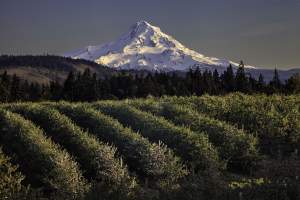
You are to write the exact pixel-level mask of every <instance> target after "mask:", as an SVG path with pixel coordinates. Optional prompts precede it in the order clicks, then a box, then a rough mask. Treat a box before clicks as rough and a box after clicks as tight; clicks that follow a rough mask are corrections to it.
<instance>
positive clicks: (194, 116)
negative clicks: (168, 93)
mask: <svg viewBox="0 0 300 200" xmlns="http://www.w3.org/2000/svg"><path fill="white" fill-rule="evenodd" d="M132 105H134V106H135V107H137V108H140V109H142V110H143V111H148V112H151V113H153V114H155V115H159V116H163V117H164V118H166V119H168V120H170V121H172V122H173V123H175V124H176V125H184V126H187V127H189V128H190V129H191V130H192V131H194V132H195V133H198V134H206V135H208V138H209V141H210V142H212V143H213V144H214V145H215V147H216V148H217V149H218V152H219V155H220V158H221V159H222V160H225V161H228V163H227V164H228V169H229V170H231V171H233V172H238V171H241V170H242V171H246V172H249V171H250V170H251V167H253V166H254V165H255V162H256V161H257V160H258V152H257V149H256V145H257V141H256V139H255V138H254V137H253V136H252V135H249V134H246V133H245V132H244V131H243V130H241V129H238V128H236V127H234V126H231V125H229V124H227V123H225V122H223V121H220V120H216V119H213V118H210V117H207V116H205V115H203V114H200V113H198V112H195V111H193V110H192V109H188V108H185V107H183V106H179V105H176V104H167V103H156V102H154V101H149V100H148V101H147V100H145V101H134V102H132Z"/></svg>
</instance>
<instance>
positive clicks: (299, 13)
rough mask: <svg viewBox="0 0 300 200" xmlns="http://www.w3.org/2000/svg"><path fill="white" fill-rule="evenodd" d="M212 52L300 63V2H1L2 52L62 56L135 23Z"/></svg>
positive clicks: (263, 62) (260, 61)
mask: <svg viewBox="0 0 300 200" xmlns="http://www.w3.org/2000/svg"><path fill="white" fill-rule="evenodd" d="M139 20H146V21H148V22H150V23H151V24H153V25H156V26H159V27H160V28H161V29H162V31H163V32H165V33H167V34H170V35H172V36H173V37H174V38H176V39H177V40H179V41H180V42H181V43H183V44H184V45H186V46H187V47H189V48H191V49H194V50H196V51H198V52H199V53H202V54H204V55H207V56H214V57H218V58H226V59H231V60H233V61H239V60H241V59H242V60H244V61H245V63H246V64H249V65H255V66H264V67H272V68H274V67H275V66H277V67H278V68H291V67H300V0H0V27H1V28H0V54H43V53H49V54H61V53H63V52H66V51H69V50H74V49H78V48H81V47H84V46H87V45H93V44H94V45H97V44H102V43H105V42H110V41H113V40H115V39H117V38H118V37H119V36H120V35H122V34H123V33H125V32H127V31H128V29H129V27H130V26H131V25H132V24H134V23H135V22H136V21H139Z"/></svg>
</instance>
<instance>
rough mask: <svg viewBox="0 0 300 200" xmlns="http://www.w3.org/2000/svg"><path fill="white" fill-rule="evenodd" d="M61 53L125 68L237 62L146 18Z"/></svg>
mask: <svg viewBox="0 0 300 200" xmlns="http://www.w3.org/2000/svg"><path fill="white" fill-rule="evenodd" d="M63 56H65V57H72V58H75V59H86V60H91V61H94V62H96V63H98V64H102V65H105V66H108V67H111V68H115V69H128V70H129V69H134V70H149V71H186V70H189V69H190V68H196V67H199V68H201V69H204V68H207V69H218V70H219V71H223V70H224V69H225V68H226V67H228V65H229V64H232V65H233V66H238V64H237V63H235V62H232V61H228V60H224V59H218V58H214V57H206V56H204V55H202V54H200V53H198V52H196V51H193V50H191V49H189V48H187V47H185V46H184V45H182V44H181V43H180V42H178V41H177V40H175V39H174V38H173V37H171V36H169V35H167V34H165V33H163V32H162V31H161V29H160V28H159V27H156V26H153V25H151V24H149V23H148V22H146V21H139V22H137V23H136V24H134V25H133V26H132V27H131V28H130V29H129V31H128V33H126V34H124V35H123V36H121V37H120V38H119V39H117V40H116V41H114V42H110V43H107V44H104V45H98V46H87V47H85V48H83V49H79V50H76V51H72V52H68V53H65V54H64V55H63ZM245 67H246V68H248V69H254V68H255V67H252V66H245Z"/></svg>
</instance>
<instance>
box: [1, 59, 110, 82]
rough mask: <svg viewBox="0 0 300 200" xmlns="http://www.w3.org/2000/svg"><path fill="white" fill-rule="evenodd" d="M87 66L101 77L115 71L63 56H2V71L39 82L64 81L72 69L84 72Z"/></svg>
mask: <svg viewBox="0 0 300 200" xmlns="http://www.w3.org/2000/svg"><path fill="white" fill-rule="evenodd" d="M87 68H89V69H90V70H91V72H92V73H96V74H97V75H98V76H100V77H105V76H111V75H112V74H113V73H114V72H115V71H114V70H113V69H110V68H108V67H105V66H103V65H99V64H97V63H94V62H92V61H87V60H82V59H71V58H66V57H61V56H52V55H41V56H32V55H24V56H8V55H2V56H0V73H3V72H4V71H7V72H8V74H16V75H17V76H19V77H21V78H23V79H26V80H29V81H32V82H38V83H49V82H50V81H54V80H57V81H59V82H63V81H64V80H65V78H66V76H67V75H68V73H69V72H70V71H75V72H83V71H84V70H85V69H87Z"/></svg>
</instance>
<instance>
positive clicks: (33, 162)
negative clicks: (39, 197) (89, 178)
mask: <svg viewBox="0 0 300 200" xmlns="http://www.w3.org/2000/svg"><path fill="white" fill-rule="evenodd" d="M0 127H1V129H0V144H1V145H2V146H3V151H4V152H6V153H7V154H8V155H14V157H15V159H16V161H17V163H18V164H19V165H20V170H21V172H22V173H23V174H24V175H25V176H26V179H25V180H26V181H27V182H29V183H30V184H31V185H32V186H33V187H34V188H39V189H41V190H43V192H44V194H45V195H46V196H51V195H55V196H57V197H59V198H67V199H78V198H80V197H82V195H83V194H84V192H85V191H86V190H87V187H88V186H87V184H86V181H85V180H84V179H83V177H82V175H81V172H80V171H79V169H78V166H77V163H75V162H74V161H73V160H72V158H71V157H70V155H69V154H68V153H67V152H65V151H63V150H62V149H61V148H60V147H59V146H57V145H55V144H54V143H53V142H52V141H51V140H50V139H48V138H46V137H45V136H44V133H43V132H42V131H41V130H40V129H38V128H37V127H36V126H34V125H33V124H32V123H31V122H30V121H27V120H25V119H24V118H22V117H21V116H20V115H18V114H14V113H11V112H9V111H5V110H3V109H0Z"/></svg>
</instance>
